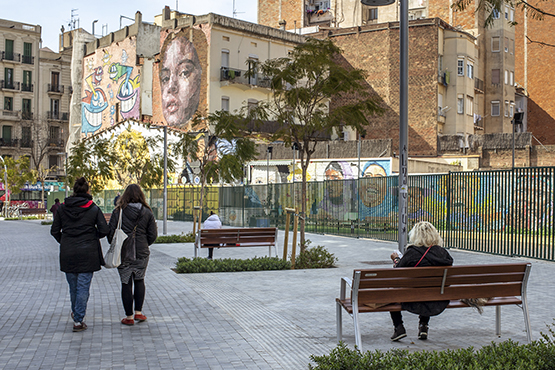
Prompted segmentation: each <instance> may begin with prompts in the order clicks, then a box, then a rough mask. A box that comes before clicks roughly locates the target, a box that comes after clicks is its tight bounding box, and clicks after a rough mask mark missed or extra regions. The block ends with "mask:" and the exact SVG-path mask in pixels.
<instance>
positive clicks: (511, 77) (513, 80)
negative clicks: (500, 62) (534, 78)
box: [509, 71, 515, 86]
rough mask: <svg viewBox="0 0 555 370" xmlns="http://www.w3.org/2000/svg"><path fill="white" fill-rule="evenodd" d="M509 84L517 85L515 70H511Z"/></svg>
mask: <svg viewBox="0 0 555 370" xmlns="http://www.w3.org/2000/svg"><path fill="white" fill-rule="evenodd" d="M509 85H511V86H514V85H515V73H514V72H513V71H510V72H509Z"/></svg>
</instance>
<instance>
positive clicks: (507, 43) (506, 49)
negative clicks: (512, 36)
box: [505, 37, 509, 53]
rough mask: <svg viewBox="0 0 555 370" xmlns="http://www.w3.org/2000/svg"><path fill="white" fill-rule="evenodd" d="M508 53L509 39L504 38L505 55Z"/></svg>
mask: <svg viewBox="0 0 555 370" xmlns="http://www.w3.org/2000/svg"><path fill="white" fill-rule="evenodd" d="M508 52H509V38H508V37H505V53H508Z"/></svg>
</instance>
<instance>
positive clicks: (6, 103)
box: [4, 96, 13, 110]
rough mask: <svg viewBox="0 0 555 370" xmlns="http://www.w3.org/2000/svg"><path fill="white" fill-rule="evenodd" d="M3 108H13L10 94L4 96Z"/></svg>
mask: <svg viewBox="0 0 555 370" xmlns="http://www.w3.org/2000/svg"><path fill="white" fill-rule="evenodd" d="M4 110H13V98H12V97H11V96H5V97H4Z"/></svg>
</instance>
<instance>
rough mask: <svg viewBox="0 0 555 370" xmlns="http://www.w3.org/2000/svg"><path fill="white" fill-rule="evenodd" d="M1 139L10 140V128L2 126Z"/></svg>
mask: <svg viewBox="0 0 555 370" xmlns="http://www.w3.org/2000/svg"><path fill="white" fill-rule="evenodd" d="M2 139H4V140H11V139H12V126H2Z"/></svg>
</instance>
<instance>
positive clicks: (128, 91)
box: [109, 63, 140, 119]
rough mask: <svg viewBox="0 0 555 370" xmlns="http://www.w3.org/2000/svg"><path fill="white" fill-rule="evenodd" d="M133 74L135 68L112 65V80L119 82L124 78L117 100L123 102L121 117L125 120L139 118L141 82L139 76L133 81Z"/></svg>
mask: <svg viewBox="0 0 555 370" xmlns="http://www.w3.org/2000/svg"><path fill="white" fill-rule="evenodd" d="M132 72H133V67H130V66H124V65H121V64H119V63H112V64H111V65H110V69H109V75H110V79H112V80H113V81H114V82H117V81H119V80H120V79H121V78H122V77H123V78H124V80H123V81H122V83H121V84H120V86H119V89H118V93H117V94H116V98H117V99H118V100H119V101H120V102H121V116H122V117H123V118H125V119H127V118H139V104H140V95H139V88H140V82H139V81H140V80H139V75H137V76H135V78H134V79H131V73H132Z"/></svg>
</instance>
